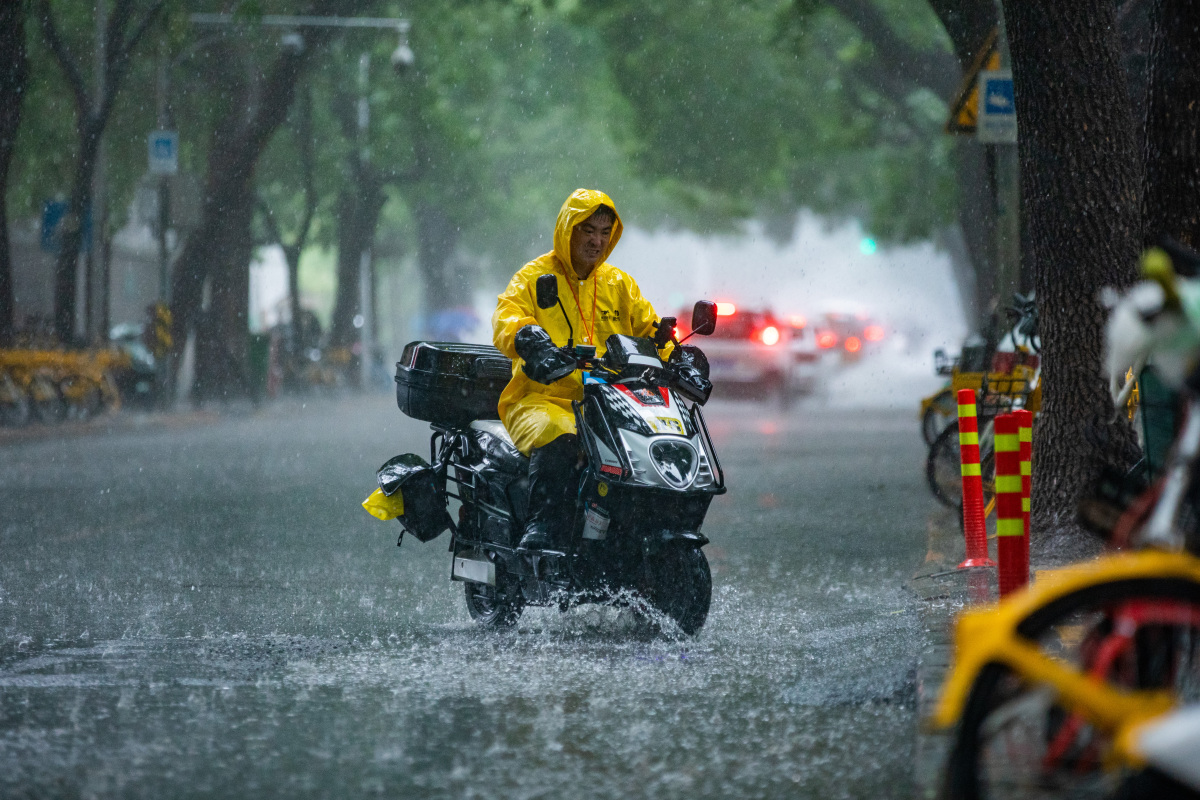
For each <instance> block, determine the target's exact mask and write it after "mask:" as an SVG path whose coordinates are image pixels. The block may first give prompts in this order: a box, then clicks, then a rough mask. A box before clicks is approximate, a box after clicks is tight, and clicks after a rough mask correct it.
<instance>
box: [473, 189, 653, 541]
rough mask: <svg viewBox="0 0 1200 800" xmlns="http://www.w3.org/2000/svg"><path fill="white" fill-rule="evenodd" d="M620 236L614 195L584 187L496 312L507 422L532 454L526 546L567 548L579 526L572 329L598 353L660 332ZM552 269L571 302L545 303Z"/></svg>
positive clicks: (577, 384) (577, 389)
mask: <svg viewBox="0 0 1200 800" xmlns="http://www.w3.org/2000/svg"><path fill="white" fill-rule="evenodd" d="M620 238H621V218H620V216H618V214H617V211H616V206H615V205H614V204H613V201H612V200H611V199H610V198H609V197H608V195H606V194H604V193H603V192H600V191H595V190H591V189H576V190H575V191H574V192H572V194H571V196H570V197H568V198H567V200H566V202H565V203H563V206H562V209H561V210H560V211H559V212H558V221H557V222H556V223H555V226H554V249H553V250H552V251H551V252H549V253H546V254H545V255H543V256H540V257H538V258H536V259H534V260H533V261H530V262H529V263H528V264H526V265H525V266H524V267H522V268H521V269H520V270H519V271H518V272H517V274H516V275H514V276H513V278H512V280H511V281H510V282H509V284H508V288H507V289H505V290H504V293H503V294H501V295H500V296H499V298H498V302H497V304H496V311H495V313H494V314H493V315H492V331H493V340H494V343H495V345H496V347H497V348H498V349H499V350H500V351H501V352H503V353H504V354H505V355H507V356H508V357H509V358H511V359H512V360H513V371H512V380H510V381H509V383H508V386H507V387H505V389H504V392H503V393H502V394H501V396H500V404H499V412H500V419H501V420H502V421H503V422H504V427H505V428H506V429H507V430H508V433H509V435H510V436H511V437H512V440H513V443H514V444H515V445H516V446H517V449H518V450H520V451H521V453H523V454H524V455H527V456H529V482H530V486H529V510H530V513H529V517H528V522H527V523H526V526H525V532H524V535H523V536H522V537H521V542H520V545H519V549H521V550H526V551H530V550H553V549H558V548H560V547H562V545H563V542H562V537H563V536H564V535H565V532H566V530H567V528H568V526H569V524H570V514H571V510H572V508H573V504H572V492H573V490H574V489H575V488H576V473H575V471H576V468H577V467H578V464H579V459H580V451H579V443H578V440H577V437H576V430H575V414H574V411H573V410H572V406H571V403H572V401H576V400H582V399H583V378H582V375H581V373H580V372H578V371H576V369H575V360H574V359H573V358H572V357H571V356H569V355H567V353H565V352H564V351H563V350H561V349H560V348H561V347H563V346H567V345H568V344H569V343H568V339H569V338H570V336H571V333H570V331H572V330H573V331H575V332H577V334H578V336H579V338H580V341H579V342H578V343H579V344H585V345H595V347H596V355H597V357H599V356H603V355H604V352H605V342H606V341H607V340H608V337H609V336H611V335H612V334H615V333H620V334H626V335H630V336H639V337H642V336H652V335H653V334H654V330H655V327H656V321H657V320H658V316H657V315H656V314H655V313H654V307H653V306H651V305H650V301H648V300H646V299H645V298H644V297H642V293H641V290H640V289H638V285H637V283H636V282H635V281H634V280H633V278H631V277H630V276H629V275H627V274H626V273H624V272H622V271H621V270H619V269H617V268H616V267H614V266H612V265H611V264H608V263H606V261H605V259H607V258H608V256H609V254H610V253H612V251H613V248H614V247H616V245H617V241H618V240H619V239H620ZM546 274H552V275H554V276H556V277H557V279H558V289H559V297H560V298H562V300H563V301H564V302H563V303H562V306H561V308H552V309H541V308H539V307H538V303H537V293H536V289H535V284H536V282H537V279H538V278H539V277H540V276H542V275H546ZM564 315H565V316H564ZM568 322H569V325H570V327H569V328H568Z"/></svg>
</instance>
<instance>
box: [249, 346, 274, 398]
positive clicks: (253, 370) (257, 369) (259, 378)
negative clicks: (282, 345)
mask: <svg viewBox="0 0 1200 800" xmlns="http://www.w3.org/2000/svg"><path fill="white" fill-rule="evenodd" d="M246 349H247V360H248V362H249V364H248V367H249V373H250V374H249V379H250V396H251V398H252V399H254V400H256V401H257V400H261V399H263V398H264V397H266V396H267V379H268V376H269V375H270V372H271V334H269V333H252V334H250V343H249V347H247V348H246Z"/></svg>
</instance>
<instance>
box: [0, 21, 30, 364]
mask: <svg viewBox="0 0 1200 800" xmlns="http://www.w3.org/2000/svg"><path fill="white" fill-rule="evenodd" d="M28 82H29V57H28V54H27V53H26V52H25V4H24V3H20V2H4V3H0V347H2V346H4V345H5V344H7V343H8V342H10V341H11V340H12V337H13V333H14V328H15V325H16V321H15V320H14V318H13V314H14V313H15V302H14V299H13V292H14V286H13V273H12V254H11V253H10V252H9V242H8V204H7V192H6V191H5V190H6V189H7V187H8V167H9V165H10V164H11V162H12V155H13V149H14V148H15V147H16V142H17V128H18V127H20V124H21V106H22V104H23V103H24V101H25V87H26V85H27V84H28Z"/></svg>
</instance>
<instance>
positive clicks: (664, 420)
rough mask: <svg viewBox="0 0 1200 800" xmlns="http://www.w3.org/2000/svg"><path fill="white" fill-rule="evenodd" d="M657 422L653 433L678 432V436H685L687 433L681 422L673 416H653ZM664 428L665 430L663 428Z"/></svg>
mask: <svg viewBox="0 0 1200 800" xmlns="http://www.w3.org/2000/svg"><path fill="white" fill-rule="evenodd" d="M655 419H656V420H657V421H658V424H657V425H655V426H654V427H655V429H656V430H655V433H678V434H679V435H680V436H686V435H687V433H686V431H684V429H683V423H682V422H680V421H679V420H677V419H675V418H674V417H655ZM664 429H665V430H664Z"/></svg>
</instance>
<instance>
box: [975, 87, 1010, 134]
mask: <svg viewBox="0 0 1200 800" xmlns="http://www.w3.org/2000/svg"><path fill="white" fill-rule="evenodd" d="M979 97H980V103H979V118H978V120H977V122H976V128H975V132H976V135H977V136H978V137H979V141H981V142H984V143H986V144H1016V142H1017V104H1016V96H1015V94H1014V91H1013V79H1012V72H1011V71H1010V70H1006V69H1005V70H1000V69H997V70H987V71H985V72H980V73H979Z"/></svg>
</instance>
